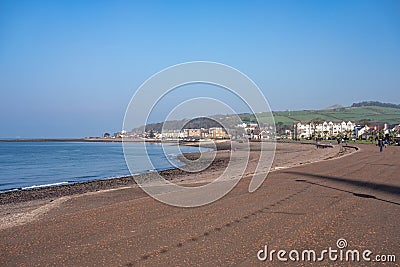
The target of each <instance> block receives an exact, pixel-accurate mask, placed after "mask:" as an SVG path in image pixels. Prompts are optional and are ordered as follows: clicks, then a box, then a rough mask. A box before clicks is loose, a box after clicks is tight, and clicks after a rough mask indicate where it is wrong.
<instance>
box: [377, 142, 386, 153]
mask: <svg viewBox="0 0 400 267" xmlns="http://www.w3.org/2000/svg"><path fill="white" fill-rule="evenodd" d="M376 145H377V146H379V151H380V152H382V150H383V147H385V148H386V147H387V146H388V141H387V140H382V139H377V140H376Z"/></svg>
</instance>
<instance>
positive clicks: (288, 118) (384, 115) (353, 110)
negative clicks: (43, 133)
mask: <svg viewBox="0 0 400 267" xmlns="http://www.w3.org/2000/svg"><path fill="white" fill-rule="evenodd" d="M273 114H274V119H275V123H276V124H279V123H282V124H283V125H285V127H284V128H290V127H292V125H293V123H294V122H298V121H301V122H309V121H311V120H313V119H314V120H315V119H318V120H322V121H325V120H326V121H342V120H344V121H353V122H357V123H359V122H360V121H363V120H368V121H369V122H387V123H389V124H400V108H391V107H379V106H363V107H340V108H336V109H324V110H301V111H290V112H288V111H274V112H273ZM257 116H258V117H259V119H260V123H270V122H271V117H270V116H269V115H268V113H258V114H257ZM213 117H215V118H218V120H219V121H221V122H222V123H223V124H224V125H226V126H228V127H233V126H235V125H237V124H238V123H239V122H240V121H238V120H237V119H236V118H237V117H236V116H229V115H215V116H213ZM239 117H240V118H241V120H243V121H245V122H255V118H254V115H250V114H239ZM186 121H187V120H182V121H168V122H166V123H165V125H164V127H165V129H180V128H181V127H182V125H185V124H186ZM366 123H367V124H368V122H366ZM195 124H196V125H191V124H190V123H189V124H188V125H186V126H185V127H189V128H200V127H211V125H208V124H207V123H195ZM162 126H163V123H152V124H148V125H147V126H146V129H147V130H154V131H158V132H159V131H161V128H162ZM280 128H282V127H280Z"/></svg>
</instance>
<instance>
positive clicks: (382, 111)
mask: <svg viewBox="0 0 400 267" xmlns="http://www.w3.org/2000/svg"><path fill="white" fill-rule="evenodd" d="M274 118H275V123H278V122H282V123H283V124H293V123H294V122H295V121H302V122H306V121H311V120H312V119H321V120H327V121H338V120H345V121H348V120H351V121H362V120H370V121H377V122H387V123H389V124H397V123H400V109H398V108H388V107H377V106H365V107H346V108H337V109H326V110H301V111H290V112H288V111H277V112H274Z"/></svg>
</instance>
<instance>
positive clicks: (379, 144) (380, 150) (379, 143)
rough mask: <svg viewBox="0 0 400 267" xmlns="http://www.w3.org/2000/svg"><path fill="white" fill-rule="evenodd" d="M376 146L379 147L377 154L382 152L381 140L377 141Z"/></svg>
mask: <svg viewBox="0 0 400 267" xmlns="http://www.w3.org/2000/svg"><path fill="white" fill-rule="evenodd" d="M378 146H379V152H382V148H383V141H382V139H379V140H378Z"/></svg>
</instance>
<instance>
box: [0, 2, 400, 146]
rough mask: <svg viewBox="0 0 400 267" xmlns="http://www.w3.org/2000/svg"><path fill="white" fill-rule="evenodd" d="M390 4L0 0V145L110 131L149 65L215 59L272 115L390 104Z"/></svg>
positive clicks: (396, 88)
mask: <svg viewBox="0 0 400 267" xmlns="http://www.w3.org/2000/svg"><path fill="white" fill-rule="evenodd" d="M399 14H400V1H396V0H394V1H386V0H382V1H160V2H154V1H136V2H135V1H1V2H0V87H1V98H0V138H6V137H8V138H15V137H80V136H93V135H100V134H101V133H102V132H104V131H110V132H112V131H117V130H120V129H121V127H122V126H121V125H122V120H123V116H124V112H125V108H126V106H127V104H128V102H129V100H130V98H131V96H132V95H133V93H134V91H135V90H136V88H138V87H139V86H140V84H141V83H142V82H144V81H145V80H146V79H147V78H148V77H149V76H151V75H152V74H154V73H156V72H158V71H160V70H161V69H163V68H165V67H168V66H170V65H174V64H177V63H182V62H186V61H193V60H208V61H216V62H221V63H224V64H228V65H231V66H233V67H235V68H237V69H239V70H240V71H242V72H244V73H246V74H247V75H248V76H249V77H250V78H252V79H253V80H254V81H255V82H256V83H257V84H258V85H259V86H260V88H261V89H262V90H263V92H264V94H265V95H266V97H267V99H268V100H269V103H270V105H271V107H272V109H273V110H286V109H291V110H296V109H318V108H324V107H327V106H330V105H333V104H342V105H351V104H352V103H353V102H357V101H361V100H378V101H383V102H393V103H399V102H400V75H399V73H400V15H399Z"/></svg>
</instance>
